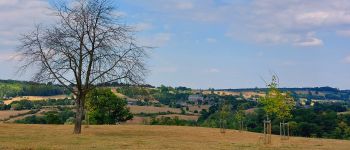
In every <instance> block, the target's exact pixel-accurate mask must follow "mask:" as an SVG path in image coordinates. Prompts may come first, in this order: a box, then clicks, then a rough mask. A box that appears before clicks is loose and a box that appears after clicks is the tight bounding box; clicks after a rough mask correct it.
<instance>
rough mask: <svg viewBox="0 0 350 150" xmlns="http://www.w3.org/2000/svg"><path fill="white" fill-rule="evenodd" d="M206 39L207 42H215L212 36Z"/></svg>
mask: <svg viewBox="0 0 350 150" xmlns="http://www.w3.org/2000/svg"><path fill="white" fill-rule="evenodd" d="M206 40H207V42H208V43H216V42H217V40H216V39H214V38H207V39H206Z"/></svg>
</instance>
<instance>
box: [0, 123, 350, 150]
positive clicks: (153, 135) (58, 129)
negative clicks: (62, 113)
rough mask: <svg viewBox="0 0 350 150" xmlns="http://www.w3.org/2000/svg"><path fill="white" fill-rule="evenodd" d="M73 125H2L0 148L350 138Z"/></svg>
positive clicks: (231, 149) (255, 145) (312, 142)
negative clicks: (75, 130) (75, 128)
mask: <svg viewBox="0 0 350 150" xmlns="http://www.w3.org/2000/svg"><path fill="white" fill-rule="evenodd" d="M72 129H73V126H66V125H19V124H0V149H4V150H7V149H74V150H85V149H106V150H108V149H186V150H187V149H200V150H206V149H208V150H209V149H210V150H212V149H228V150H235V149H237V150H240V149H244V150H245V149H248V150H250V149H251V150H255V149H285V150H291V149H293V150H294V149H295V150H299V149H308V150H314V149H315V150H325V149H334V150H348V149H349V147H350V141H345V140H326V139H311V138H299V137H295V138H291V139H290V141H289V142H283V143H281V142H280V139H279V138H278V137H277V136H273V138H272V145H270V146H265V145H263V144H261V142H259V141H260V140H259V137H261V134H257V133H250V132H238V131H234V130H227V132H226V133H225V134H221V133H220V132H219V129H213V128H200V127H176V126H142V125H113V126H90V127H89V128H83V134H82V135H73V134H72Z"/></svg>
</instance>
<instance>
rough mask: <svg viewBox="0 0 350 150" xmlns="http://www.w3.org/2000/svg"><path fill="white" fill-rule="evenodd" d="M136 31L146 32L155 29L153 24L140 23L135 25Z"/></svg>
mask: <svg viewBox="0 0 350 150" xmlns="http://www.w3.org/2000/svg"><path fill="white" fill-rule="evenodd" d="M133 27H134V28H135V30H136V31H145V30H150V29H152V28H153V25H152V24H151V23H145V22H142V23H138V24H136V25H133Z"/></svg>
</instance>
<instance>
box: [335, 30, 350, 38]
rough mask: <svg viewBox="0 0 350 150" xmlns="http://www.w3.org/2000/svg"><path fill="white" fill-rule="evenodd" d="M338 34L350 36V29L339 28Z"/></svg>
mask: <svg viewBox="0 0 350 150" xmlns="http://www.w3.org/2000/svg"><path fill="white" fill-rule="evenodd" d="M337 34H338V35H340V36H345V37H350V30H338V31H337Z"/></svg>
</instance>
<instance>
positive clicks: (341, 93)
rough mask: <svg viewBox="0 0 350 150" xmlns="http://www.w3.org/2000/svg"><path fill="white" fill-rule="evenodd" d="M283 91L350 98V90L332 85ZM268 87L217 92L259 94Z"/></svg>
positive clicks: (301, 95)
mask: <svg viewBox="0 0 350 150" xmlns="http://www.w3.org/2000/svg"><path fill="white" fill-rule="evenodd" d="M279 89H280V90H282V91H289V92H291V94H292V96H294V97H295V98H296V99H299V98H304V99H310V100H311V99H316V100H344V101H348V100H350V90H339V89H337V88H332V87H307V88H279ZM267 90H268V89H267V88H244V89H215V90H213V91H215V92H220V91H223V92H235V93H242V94H244V93H247V92H252V93H256V94H257V95H259V93H260V94H261V93H265V92H266V91H267Z"/></svg>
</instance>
